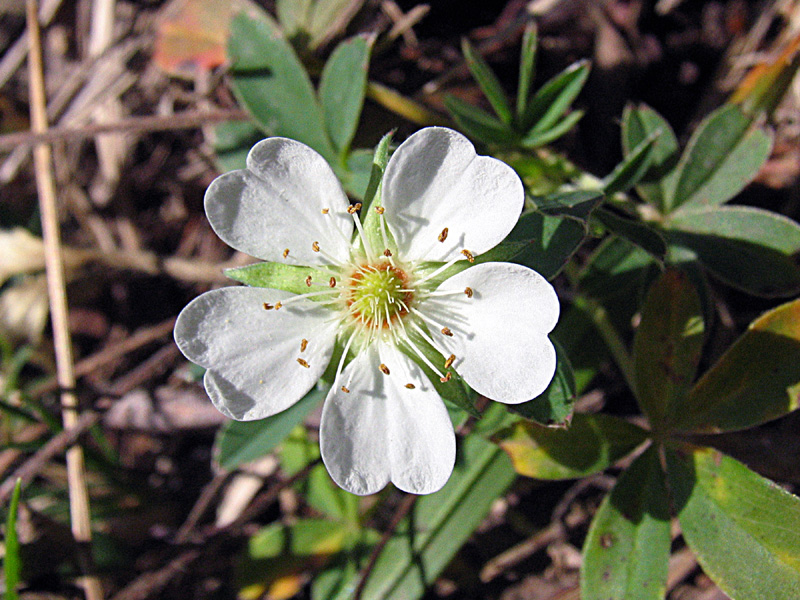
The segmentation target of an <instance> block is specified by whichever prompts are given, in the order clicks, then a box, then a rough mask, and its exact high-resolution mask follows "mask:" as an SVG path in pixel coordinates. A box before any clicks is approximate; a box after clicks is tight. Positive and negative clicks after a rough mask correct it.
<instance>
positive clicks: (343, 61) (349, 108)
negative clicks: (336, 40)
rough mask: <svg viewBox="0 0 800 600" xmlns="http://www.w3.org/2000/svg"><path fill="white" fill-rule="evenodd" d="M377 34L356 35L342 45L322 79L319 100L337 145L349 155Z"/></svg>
mask: <svg viewBox="0 0 800 600" xmlns="http://www.w3.org/2000/svg"><path fill="white" fill-rule="evenodd" d="M374 41H375V38H374V37H368V36H363V35H360V36H356V37H353V38H350V39H349V40H346V41H344V42H342V43H341V44H339V45H338V46H337V47H336V49H335V50H334V51H333V53H332V54H331V56H330V58H329V59H328V62H326V63H325V68H324V69H323V70H322V76H321V78H320V82H319V100H320V103H321V104H322V113H323V115H324V116H325V127H326V129H327V131H328V135H329V136H330V139H331V142H333V147H334V148H335V149H336V150H337V151H338V152H339V154H345V153H347V151H348V150H349V148H350V142H351V141H352V140H353V136H354V135H355V133H356V128H357V127H358V121H359V117H360V116H361V108H362V107H363V106H364V95H365V94H366V92H367V71H368V69H369V56H370V53H371V52H372V45H373V43H374Z"/></svg>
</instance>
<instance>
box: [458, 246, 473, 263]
mask: <svg viewBox="0 0 800 600" xmlns="http://www.w3.org/2000/svg"><path fill="white" fill-rule="evenodd" d="M461 254H463V255H464V256H466V257H467V260H468V261H469V262H471V263H473V262H475V256H474V255H473V254H472V252H470V251H469V250H467V249H466V248H464V249H463V250H462V251H461Z"/></svg>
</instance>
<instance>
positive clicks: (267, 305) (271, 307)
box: [264, 302, 275, 310]
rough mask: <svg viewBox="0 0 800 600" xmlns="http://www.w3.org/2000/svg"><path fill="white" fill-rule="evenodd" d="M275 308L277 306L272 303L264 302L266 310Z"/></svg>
mask: <svg viewBox="0 0 800 600" xmlns="http://www.w3.org/2000/svg"><path fill="white" fill-rule="evenodd" d="M273 308H275V307H274V306H272V304H267V303H266V302H264V310H272V309H273Z"/></svg>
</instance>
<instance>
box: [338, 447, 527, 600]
mask: <svg viewBox="0 0 800 600" xmlns="http://www.w3.org/2000/svg"><path fill="white" fill-rule="evenodd" d="M514 479H515V474H514V470H513V469H512V468H511V465H510V464H509V462H508V458H507V457H506V456H505V455H504V454H503V452H502V451H501V450H500V449H499V448H497V446H495V445H494V444H491V443H489V442H487V441H486V440H483V439H481V438H480V437H477V436H471V437H468V438H466V439H464V440H463V443H462V444H460V445H459V456H458V461H457V463H456V467H455V470H454V471H453V474H452V475H451V476H450V480H449V481H448V482H447V484H446V485H445V486H444V488H442V489H441V490H440V491H438V492H436V493H435V494H430V495H428V496H421V497H420V498H418V499H417V502H416V504H415V505H414V508H413V509H412V511H411V514H410V516H409V517H408V518H407V519H405V520H404V521H403V522H402V523H401V524H400V526H399V527H398V529H397V532H396V533H395V535H394V536H393V537H392V538H391V539H390V540H389V543H388V544H387V545H386V548H384V550H383V552H382V553H381V555H380V557H379V558H378V561H377V562H376V563H375V568H374V569H373V571H372V573H371V575H370V577H369V579H368V580H367V583H366V587H365V588H364V593H363V595H362V596H361V597H362V599H363V600H413V599H415V598H421V597H422V596H423V594H424V593H425V591H426V589H427V588H428V587H429V586H430V585H432V584H433V583H434V581H436V579H437V578H438V577H439V574H440V573H441V572H442V571H443V570H444V568H445V567H446V566H447V564H448V563H449V562H450V560H451V559H452V557H453V556H454V555H455V554H456V552H457V551H458V549H459V548H461V546H462V545H463V544H464V542H466V541H467V539H468V538H469V536H470V535H471V534H472V532H473V531H475V529H476V528H477V527H478V525H479V524H480V523H481V521H483V519H484V517H485V516H486V514H487V513H488V512H489V508H490V507H491V505H492V503H493V502H494V501H495V500H496V499H497V498H498V497H499V496H500V495H502V494H503V493H504V492H505V491H506V489H507V488H508V486H509V485H511V483H512V482H513V481H514ZM355 585H356V581H353V582H352V585H350V586H344V589H343V593H342V594H340V595H339V596H338V597H337V598H338V599H339V600H345V599H349V598H350V597H351V596H352V592H353V589H354V586H355Z"/></svg>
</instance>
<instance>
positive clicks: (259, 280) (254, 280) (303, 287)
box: [225, 262, 329, 294]
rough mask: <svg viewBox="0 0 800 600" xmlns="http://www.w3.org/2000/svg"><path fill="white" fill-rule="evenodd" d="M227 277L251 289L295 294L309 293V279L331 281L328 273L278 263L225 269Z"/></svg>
mask: <svg viewBox="0 0 800 600" xmlns="http://www.w3.org/2000/svg"><path fill="white" fill-rule="evenodd" d="M225 276H226V277H230V278H231V279H233V280H234V281H238V282H240V283H244V284H246V285H249V286H251V287H263V288H271V289H273V290H284V291H287V292H292V293H294V294H305V293H306V292H308V284H307V283H306V279H307V278H308V277H311V278H312V279H313V280H314V281H328V279H329V276H328V273H327V272H322V271H318V270H317V269H315V268H313V267H298V266H296V265H285V264H283V263H276V262H260V263H255V264H252V265H247V266H246V267H234V268H232V269H225Z"/></svg>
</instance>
